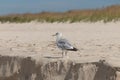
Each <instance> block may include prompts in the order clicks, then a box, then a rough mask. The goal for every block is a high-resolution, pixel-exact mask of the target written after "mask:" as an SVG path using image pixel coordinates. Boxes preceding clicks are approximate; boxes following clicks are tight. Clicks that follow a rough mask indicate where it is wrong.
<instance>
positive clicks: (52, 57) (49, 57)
mask: <svg viewBox="0 0 120 80" xmlns="http://www.w3.org/2000/svg"><path fill="white" fill-rule="evenodd" d="M44 58H48V59H60V58H62V57H58V56H44Z"/></svg>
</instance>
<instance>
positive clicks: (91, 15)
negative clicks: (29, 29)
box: [0, 5, 120, 23]
mask: <svg viewBox="0 0 120 80" xmlns="http://www.w3.org/2000/svg"><path fill="white" fill-rule="evenodd" d="M119 20H120V5H113V6H109V7H106V8H102V9H94V10H92V9H91V10H90V9H89V10H71V11H68V12H63V13H60V12H59V13H57V12H56V13H52V12H42V13H37V14H31V13H26V14H11V15H5V16H0V22H2V23H4V22H16V23H23V22H31V21H38V22H50V23H53V22H71V23H73V22H80V21H83V22H97V21H103V22H110V21H119Z"/></svg>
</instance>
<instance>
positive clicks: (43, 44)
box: [0, 22, 120, 67]
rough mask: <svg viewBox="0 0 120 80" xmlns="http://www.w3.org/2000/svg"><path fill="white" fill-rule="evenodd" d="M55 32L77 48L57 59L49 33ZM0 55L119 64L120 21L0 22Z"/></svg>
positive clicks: (54, 46)
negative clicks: (102, 61)
mask: <svg viewBox="0 0 120 80" xmlns="http://www.w3.org/2000/svg"><path fill="white" fill-rule="evenodd" d="M56 32H62V33H63V36H64V37H65V38H67V39H68V40H69V41H70V42H71V44H72V45H74V46H75V47H77V48H78V49H79V51H77V52H68V55H67V57H65V58H61V56H62V55H61V50H59V49H58V48H57V47H56V45H55V40H56V38H55V37H53V36H52V35H53V34H55V33H56ZM0 55H3V56H20V57H29V56H30V57H33V59H36V60H38V61H39V60H41V59H44V60H47V61H49V60H56V59H69V60H74V61H76V62H79V63H84V62H95V61H99V60H100V59H103V60H106V61H107V63H108V64H109V65H112V66H115V67H120V22H109V23H103V22H96V23H84V22H80V23H38V22H31V23H0Z"/></svg>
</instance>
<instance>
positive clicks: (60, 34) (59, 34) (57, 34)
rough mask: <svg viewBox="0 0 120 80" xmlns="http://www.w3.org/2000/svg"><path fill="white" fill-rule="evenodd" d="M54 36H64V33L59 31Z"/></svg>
mask: <svg viewBox="0 0 120 80" xmlns="http://www.w3.org/2000/svg"><path fill="white" fill-rule="evenodd" d="M53 36H57V37H62V33H59V32H57V33H56V34H54V35H53Z"/></svg>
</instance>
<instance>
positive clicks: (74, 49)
mask: <svg viewBox="0 0 120 80" xmlns="http://www.w3.org/2000/svg"><path fill="white" fill-rule="evenodd" d="M68 50H69V51H78V49H77V48H75V47H74V48H73V49H68Z"/></svg>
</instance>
